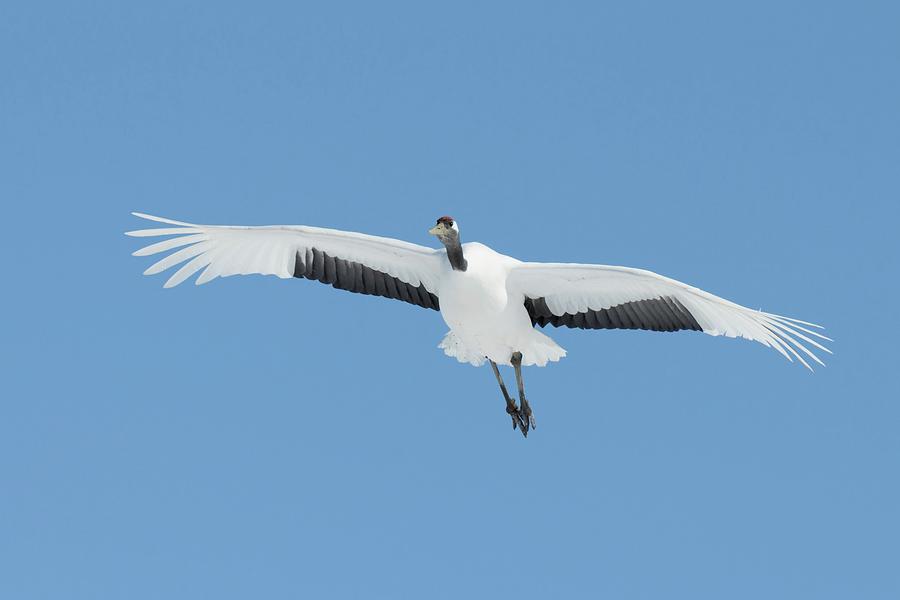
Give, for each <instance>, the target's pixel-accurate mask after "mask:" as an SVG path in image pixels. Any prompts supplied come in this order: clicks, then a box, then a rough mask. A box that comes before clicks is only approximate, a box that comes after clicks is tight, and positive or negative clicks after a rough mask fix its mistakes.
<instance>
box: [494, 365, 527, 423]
mask: <svg viewBox="0 0 900 600" xmlns="http://www.w3.org/2000/svg"><path fill="white" fill-rule="evenodd" d="M488 361H489V362H490V363H491V368H492V369H493V370H494V376H495V377H496V378H497V383H498V384H500V391H501V392H503V399H504V400H506V413H507V414H508V415H509V416H510V417H511V418H512V426H513V429H515V428H516V427H519V428H520V429H521V430H522V434H523V435H525V436H526V437H527V436H528V425H527V424H526V422H524V421H522V416H521V413H520V412H519V408H518V407H517V406H516V401H515V400H513V399H512V398H511V397H510V395H509V392H507V391H506V384H505V383H503V377H501V376H500V369H498V368H497V363H495V362H494V361H492V360H490V359H488Z"/></svg>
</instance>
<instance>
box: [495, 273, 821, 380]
mask: <svg viewBox="0 0 900 600" xmlns="http://www.w3.org/2000/svg"><path fill="white" fill-rule="evenodd" d="M507 287H508V288H509V290H510V291H514V292H517V293H521V294H523V295H524V297H525V307H526V309H527V310H528V312H529V314H530V315H531V320H532V322H533V323H534V324H536V325H540V326H541V327H543V326H545V325H547V324H548V323H549V324H551V325H553V326H555V327H559V326H565V327H577V328H580V329H649V330H653V331H678V330H682V329H693V330H696V331H702V332H704V333H707V334H709V335H724V336H727V337H742V338H746V339H748V340H755V341H757V342H760V343H762V344H763V345H765V346H770V347H772V348H774V349H775V350H777V351H778V352H780V353H781V354H783V355H784V356H785V357H786V358H787V359H788V360H793V358H791V356H793V357H794V358H797V359H798V360H799V361H800V362H801V363H802V364H803V365H805V366H806V367H807V368H810V367H809V364H808V363H807V362H806V360H805V359H804V358H803V356H801V353H802V354H803V355H805V356H807V357H808V358H811V359H812V360H814V361H816V362H817V363H819V364H823V363H822V361H821V360H819V358H818V357H817V356H816V355H815V354H813V352H812V351H810V350H809V348H807V347H806V344H809V345H810V346H813V347H815V348H817V349H819V350H822V351H824V352H828V353H829V354H830V353H831V351H830V350H828V349H827V348H826V347H825V346H823V345H822V344H820V343H819V342H817V341H816V340H814V339H813V337H817V338H819V339H822V340H827V341H831V340H830V339H829V338H827V337H825V336H824V335H822V334H820V333H817V332H815V331H813V330H812V329H811V328H817V329H821V327H820V326H819V325H814V324H812V323H807V322H805V321H798V320H796V319H789V318H787V317H781V316H778V315H773V314H770V313H765V312H762V311H757V310H752V309H749V308H745V307H743V306H740V305H739V304H735V303H734V302H730V301H728V300H725V299H724V298H720V297H718V296H714V295H713V294H710V293H709V292H705V291H703V290H701V289H698V288H695V287H692V286H689V285H687V284H684V283H681V282H680V281H675V280H674V279H669V278H668V277H663V276H662V275H657V274H656V273H652V272H650V271H644V270H641V269H630V268H627V267H613V266H607V265H581V264H564V263H521V264H519V265H517V266H516V267H513V269H512V271H511V272H510V274H509V278H508V280H507ZM810 336H812V337H810ZM804 342H805V343H804ZM798 350H799V353H798Z"/></svg>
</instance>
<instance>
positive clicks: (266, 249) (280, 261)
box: [126, 213, 441, 310]
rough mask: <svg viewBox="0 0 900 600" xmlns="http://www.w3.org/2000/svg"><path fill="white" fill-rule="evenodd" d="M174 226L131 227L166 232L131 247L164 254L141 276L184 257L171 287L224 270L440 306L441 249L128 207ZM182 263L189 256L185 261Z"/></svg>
mask: <svg viewBox="0 0 900 600" xmlns="http://www.w3.org/2000/svg"><path fill="white" fill-rule="evenodd" d="M133 214H134V215H135V216H137V217H141V218H142V219H148V220H150V221H156V222H159V223H166V224H168V225H174V226H175V227H158V228H154V229H141V230H138V231H129V232H127V234H126V235H130V236H134V237H155V236H171V237H169V238H168V239H166V240H164V241H161V242H157V243H155V244H151V245H149V246H146V247H144V248H141V249H140V250H138V251H136V252H134V256H148V255H151V254H159V253H165V252H168V253H169V254H167V255H166V256H165V257H163V258H162V259H161V260H159V261H157V262H156V263H154V264H153V265H151V266H150V268H148V269H147V270H146V271H144V275H155V274H156V273H160V272H162V271H165V270H166V269H169V268H171V267H174V266H176V265H179V264H181V263H185V264H183V265H182V266H181V268H179V269H178V270H177V271H175V273H174V274H173V275H172V276H171V277H169V279H168V281H166V283H165V286H164V287H167V288H169V287H174V286H176V285H178V284H179V283H181V282H183V281H184V280H186V279H188V278H189V277H191V276H192V275H194V274H196V273H198V272H201V271H202V272H201V273H200V275H199V277H197V280H196V284H197V285H200V284H203V283H206V282H208V281H212V280H213V279H215V278H216V277H228V276H230V275H250V274H260V275H276V276H278V277H281V278H288V277H304V278H306V279H313V280H316V281H321V282H322V283H327V284H329V285H332V286H334V287H336V288H338V289H342V290H347V291H350V292H356V293H361V294H371V295H374V296H384V297H385V298H394V299H396V300H403V301H404V302H409V303H411V304H416V305H418V306H422V307H425V308H432V309H434V310H439V304H438V297H437V294H436V290H437V281H438V279H439V277H440V273H441V253H440V252H439V251H437V250H434V249H432V248H426V247H425V246H419V245H416V244H410V243H409V242H404V241H401V240H394V239H390V238H383V237H376V236H373V235H365V234H362V233H353V232H349V231H339V230H336V229H322V228H319V227H306V226H302V225H284V226H282V225H274V226H267V227H242V226H230V225H196V224H194V223H184V222H181V221H173V220H171V219H163V218H160V217H154V216H151V215H145V214H142V213H133ZM185 261H187V262H185Z"/></svg>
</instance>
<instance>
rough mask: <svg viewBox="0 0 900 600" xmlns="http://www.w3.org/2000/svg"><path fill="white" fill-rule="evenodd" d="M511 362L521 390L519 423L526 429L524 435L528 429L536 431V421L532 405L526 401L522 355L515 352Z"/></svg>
mask: <svg viewBox="0 0 900 600" xmlns="http://www.w3.org/2000/svg"><path fill="white" fill-rule="evenodd" d="M510 362H511V363H512V365H513V368H514V369H515V370H516V385H517V386H518V388H519V407H520V408H519V421H520V426H522V427H524V428H525V431H524V432H523V433H528V428H529V427H531V428H532V429H535V428H536V427H537V425H536V423H535V421H534V414H533V413H532V412H531V405H530V404H528V400H526V399H525V382H523V381H522V353H521V352H513V354H512V356H511V357H510Z"/></svg>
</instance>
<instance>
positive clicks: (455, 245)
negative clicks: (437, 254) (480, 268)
mask: <svg viewBox="0 0 900 600" xmlns="http://www.w3.org/2000/svg"><path fill="white" fill-rule="evenodd" d="M444 246H445V247H446V248H447V258H449V259H450V266H451V267H453V270H454V271H465V270H466V268H468V266H469V263H468V262H467V261H466V258H465V257H464V256H463V249H462V245H461V244H460V243H459V240H454V241H452V242H447V243H446V244H444Z"/></svg>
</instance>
